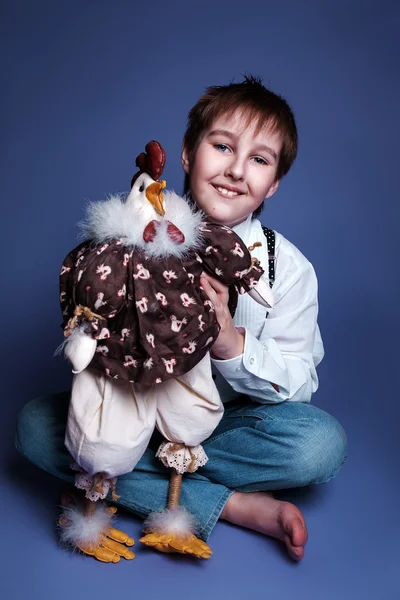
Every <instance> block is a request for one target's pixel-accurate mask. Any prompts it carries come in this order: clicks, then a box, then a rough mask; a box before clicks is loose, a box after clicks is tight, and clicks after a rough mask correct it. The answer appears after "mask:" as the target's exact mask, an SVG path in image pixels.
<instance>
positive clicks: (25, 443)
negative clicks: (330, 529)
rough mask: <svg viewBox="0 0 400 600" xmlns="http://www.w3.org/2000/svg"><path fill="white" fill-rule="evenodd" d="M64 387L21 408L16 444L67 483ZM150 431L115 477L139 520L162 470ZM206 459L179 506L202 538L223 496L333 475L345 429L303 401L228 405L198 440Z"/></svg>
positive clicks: (159, 492)
mask: <svg viewBox="0 0 400 600" xmlns="http://www.w3.org/2000/svg"><path fill="white" fill-rule="evenodd" d="M68 404H69V392H65V393H61V394H54V395H51V396H44V397H41V398H37V399H35V400H32V401H31V402H30V403H29V404H27V405H26V406H25V407H24V408H23V409H22V411H21V413H20V415H19V418H18V423H17V435H16V446H17V448H18V450H19V451H20V452H21V453H22V454H23V455H24V456H25V457H26V458H28V459H29V460H30V461H31V462H33V463H34V464H36V465H37V466H38V467H40V468H41V469H43V470H45V471H47V472H48V473H51V474H52V475H55V476H56V477H59V478H61V479H64V480H65V481H68V482H70V483H74V472H73V471H72V470H71V469H70V466H69V465H70V463H71V457H70V455H69V454H68V452H67V450H66V448H65V446H64V434H65V425H66V420H67V414H68ZM158 436H159V434H158V433H157V432H155V434H154V436H153V438H152V441H151V443H150V446H149V448H148V449H147V450H146V452H145V453H144V455H143V457H142V458H141V460H140V461H139V463H138V464H137V466H136V468H135V469H134V471H132V472H131V473H128V474H126V475H122V476H121V477H119V478H118V482H117V493H118V494H119V495H120V499H119V501H118V503H117V504H119V505H121V506H123V507H124V508H126V509H128V510H130V511H132V512H133V513H135V514H136V515H139V516H140V517H146V516H147V515H148V514H149V513H150V512H152V511H155V510H161V509H163V508H165V506H166V503H167V495H168V485H169V476H170V470H169V469H166V468H165V467H164V466H163V465H162V463H161V462H160V460H159V459H158V458H155V456H154V454H155V450H156V449H157V447H158V444H159V442H160V441H161V438H159V437H158ZM203 446H204V449H205V451H206V453H207V455H208V457H209V462H208V463H207V464H206V465H205V466H204V467H202V468H201V469H199V471H198V472H196V473H193V474H189V473H187V474H185V475H184V477H183V485H182V493H181V504H182V505H183V506H185V507H186V508H187V509H188V510H189V511H190V512H191V513H192V514H193V515H194V516H195V517H196V519H197V524H198V535H199V537H201V538H202V539H203V540H207V539H208V537H209V535H210V533H211V531H212V529H213V528H214V526H215V524H216V522H217V520H218V518H219V516H220V514H221V512H222V510H223V508H224V506H225V504H226V502H227V500H228V498H229V497H230V496H231V494H232V493H233V492H234V491H235V490H240V491H242V492H253V491H265V490H280V489H286V488H293V487H300V486H305V485H309V484H311V483H325V482H327V481H329V480H330V479H332V478H333V477H335V475H336V474H337V473H338V471H339V469H340V468H341V466H342V464H343V463H344V461H345V458H346V451H347V442H346V434H345V432H344V430H343V428H342V426H341V425H340V424H339V423H338V421H336V420H335V419H334V418H333V417H332V416H331V415H329V414H328V413H326V412H324V411H322V410H321V409H319V408H316V407H315V406H312V405H311V404H302V403H294V402H283V403H282V404H273V405H265V404H256V403H253V402H252V403H250V402H246V399H245V398H244V401H243V402H242V403H235V404H234V405H232V406H230V405H228V408H227V409H226V411H225V414H224V416H223V418H222V420H221V422H220V424H219V425H218V427H217V429H216V430H215V431H214V433H213V435H212V436H211V437H210V438H209V439H207V440H206V441H205V442H204V443H203Z"/></svg>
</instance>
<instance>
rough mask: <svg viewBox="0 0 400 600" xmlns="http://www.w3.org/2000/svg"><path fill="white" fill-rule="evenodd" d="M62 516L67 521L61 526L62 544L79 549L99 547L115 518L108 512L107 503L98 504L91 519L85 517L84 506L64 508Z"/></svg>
mask: <svg viewBox="0 0 400 600" xmlns="http://www.w3.org/2000/svg"><path fill="white" fill-rule="evenodd" d="M61 516H62V517H65V521H66V525H59V527H60V539H61V542H62V543H64V544H69V545H72V546H77V547H82V546H87V545H88V544H94V545H95V546H97V545H98V544H99V543H100V541H101V538H102V537H103V535H105V534H106V533H107V531H108V529H109V527H110V526H111V521H112V517H113V515H111V514H109V513H108V512H107V504H106V503H105V502H96V511H95V512H94V514H93V515H91V516H90V517H88V516H85V514H84V508H83V504H78V505H70V506H63V510H62V514H61Z"/></svg>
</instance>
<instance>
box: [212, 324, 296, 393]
mask: <svg viewBox="0 0 400 600" xmlns="http://www.w3.org/2000/svg"><path fill="white" fill-rule="evenodd" d="M237 329H239V331H241V333H243V332H245V341H244V351H243V354H241V355H240V356H236V357H235V358H230V359H227V360H219V359H212V363H213V365H215V367H216V368H217V369H218V371H219V372H220V373H221V375H222V376H223V377H224V378H225V379H226V380H227V381H228V382H230V383H231V384H232V385H234V382H235V381H236V382H237V383H238V385H240V380H247V382H246V383H248V384H249V385H250V388H254V389H258V388H264V389H265V385H267V386H268V388H270V389H271V390H273V391H275V392H276V390H275V389H274V388H273V386H272V385H271V383H270V382H271V381H272V382H274V383H275V384H276V385H278V386H279V389H280V392H282V391H283V390H285V389H288V387H289V380H288V373H287V369H286V365H285V361H284V360H283V357H282V355H281V354H280V352H279V349H278V347H277V345H276V342H275V341H274V340H268V342H270V343H268V344H266V343H262V342H260V340H258V339H257V338H256V337H255V336H254V335H253V334H252V333H251V332H249V331H248V330H247V329H245V328H244V327H238V328H237ZM242 383H244V381H243V382H242ZM249 393H250V390H249Z"/></svg>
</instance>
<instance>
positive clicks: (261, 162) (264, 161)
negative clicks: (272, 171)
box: [253, 156, 268, 165]
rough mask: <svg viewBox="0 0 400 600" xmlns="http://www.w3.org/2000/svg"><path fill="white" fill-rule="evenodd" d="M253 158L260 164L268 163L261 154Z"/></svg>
mask: <svg viewBox="0 0 400 600" xmlns="http://www.w3.org/2000/svg"><path fill="white" fill-rule="evenodd" d="M253 160H254V162H256V163H257V164H258V165H267V164H268V163H267V161H266V160H264V159H263V158H261V156H255V157H254V159H253Z"/></svg>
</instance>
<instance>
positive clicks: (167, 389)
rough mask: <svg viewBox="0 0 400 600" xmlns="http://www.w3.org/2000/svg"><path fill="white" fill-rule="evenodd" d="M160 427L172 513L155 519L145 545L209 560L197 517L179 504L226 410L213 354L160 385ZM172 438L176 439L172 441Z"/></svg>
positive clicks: (160, 454) (149, 521)
mask: <svg viewBox="0 0 400 600" xmlns="http://www.w3.org/2000/svg"><path fill="white" fill-rule="evenodd" d="M157 411H158V412H157V427H158V429H159V430H160V431H161V433H162V434H163V435H164V436H165V437H166V439H167V441H166V442H163V443H162V444H161V446H160V448H159V449H158V451H157V455H156V456H158V457H159V458H160V460H161V461H162V462H163V464H164V465H165V466H166V467H170V468H172V472H171V479H170V488H169V497H168V507H167V510H165V511H162V512H158V513H157V512H156V513H152V514H150V515H149V517H148V518H147V519H146V521H145V524H144V531H145V533H146V534H147V535H145V536H144V537H142V538H141V539H140V541H141V542H142V543H144V544H146V545H148V546H153V547H154V548H156V549H157V550H160V551H161V552H181V553H184V554H192V555H193V556H196V557H198V558H209V557H210V556H211V554H212V551H211V549H210V547H209V546H208V545H207V544H206V543H205V542H203V541H202V540H200V539H199V538H197V537H196V535H195V529H196V528H195V522H194V519H193V517H192V516H191V515H190V513H188V512H187V511H186V510H184V509H183V508H182V507H180V505H179V498H180V490H181V485H182V475H183V473H185V472H186V471H188V472H190V473H194V472H195V471H196V470H197V469H198V468H199V467H200V466H203V465H204V464H206V462H207V460H208V459H207V456H206V454H205V452H204V450H203V448H202V446H201V445H200V442H201V441H203V440H204V439H206V438H207V437H208V436H209V435H211V433H212V432H213V431H214V429H215V427H216V426H217V425H218V423H219V421H220V419H221V417H222V414H223V407H222V402H221V399H220V397H219V394H218V391H217V389H216V387H215V384H214V382H213V380H212V377H211V369H210V359H209V356H208V355H207V356H206V357H205V358H204V359H203V360H202V361H201V362H200V363H199V364H198V365H197V366H196V367H195V368H194V369H192V370H191V371H189V373H187V374H186V375H184V376H182V377H179V378H177V379H174V380H169V381H167V382H165V384H160V385H159V386H157ZM169 440H172V441H169Z"/></svg>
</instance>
